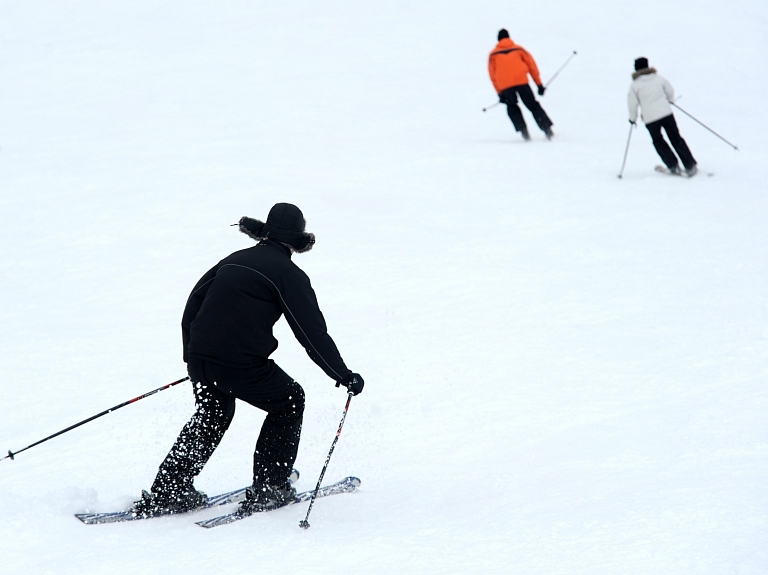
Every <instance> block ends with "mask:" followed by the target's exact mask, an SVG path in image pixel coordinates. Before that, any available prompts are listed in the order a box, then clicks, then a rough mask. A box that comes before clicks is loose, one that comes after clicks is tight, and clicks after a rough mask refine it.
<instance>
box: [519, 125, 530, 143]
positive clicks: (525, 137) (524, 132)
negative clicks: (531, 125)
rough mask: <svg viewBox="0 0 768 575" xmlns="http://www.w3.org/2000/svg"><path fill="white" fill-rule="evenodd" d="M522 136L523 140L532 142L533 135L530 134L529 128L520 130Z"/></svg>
mask: <svg viewBox="0 0 768 575" xmlns="http://www.w3.org/2000/svg"><path fill="white" fill-rule="evenodd" d="M520 135H521V136H523V140H525V141H526V142H528V141H530V139H531V135H530V134H529V133H528V128H523V129H522V130H520Z"/></svg>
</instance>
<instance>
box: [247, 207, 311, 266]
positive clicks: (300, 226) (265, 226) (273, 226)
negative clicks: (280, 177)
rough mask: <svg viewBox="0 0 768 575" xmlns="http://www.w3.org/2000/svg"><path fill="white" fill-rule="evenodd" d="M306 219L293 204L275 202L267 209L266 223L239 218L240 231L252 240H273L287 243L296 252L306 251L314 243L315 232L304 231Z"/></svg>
mask: <svg viewBox="0 0 768 575" xmlns="http://www.w3.org/2000/svg"><path fill="white" fill-rule="evenodd" d="M306 225H307V221H306V220H305V219H304V215H303V214H302V213H301V210H300V209H299V208H297V207H296V206H294V205H293V204H283V203H281V204H275V205H274V206H272V209H271V210H269V215H268V216H267V223H264V222H262V221H259V220H255V219H253V218H249V217H247V216H243V217H242V218H240V222H239V226H240V231H241V232H243V233H244V234H246V235H247V236H249V237H251V238H253V239H254V240H257V241H261V240H267V239H269V240H275V241H276V242H281V243H284V244H288V245H289V246H291V247H292V248H293V249H295V250H296V251H297V252H298V253H300V254H302V253H304V252H308V251H309V250H311V249H312V246H314V245H315V234H310V233H308V232H305V231H304V229H305V228H306Z"/></svg>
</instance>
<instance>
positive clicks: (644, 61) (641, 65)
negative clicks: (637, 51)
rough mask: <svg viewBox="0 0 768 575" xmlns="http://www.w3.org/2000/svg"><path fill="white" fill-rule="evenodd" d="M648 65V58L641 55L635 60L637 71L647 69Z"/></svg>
mask: <svg viewBox="0 0 768 575" xmlns="http://www.w3.org/2000/svg"><path fill="white" fill-rule="evenodd" d="M647 67H648V58H644V57H642V56H641V57H640V58H637V59H636V60H635V72H637V71H638V70H645V69H646V68H647Z"/></svg>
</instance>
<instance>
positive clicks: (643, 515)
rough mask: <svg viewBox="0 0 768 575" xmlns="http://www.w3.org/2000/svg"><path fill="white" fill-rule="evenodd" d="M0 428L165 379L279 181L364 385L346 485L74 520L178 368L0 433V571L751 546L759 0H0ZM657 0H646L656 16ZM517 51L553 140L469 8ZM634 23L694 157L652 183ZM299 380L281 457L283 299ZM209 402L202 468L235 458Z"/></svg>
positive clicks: (159, 430) (677, 557) (315, 404)
mask: <svg viewBox="0 0 768 575" xmlns="http://www.w3.org/2000/svg"><path fill="white" fill-rule="evenodd" d="M2 13H3V17H2V19H0V29H1V30H2V34H0V45H1V46H2V48H3V49H2V50H0V76H1V77H2V78H3V82H2V85H3V89H2V90H0V126H2V128H0V191H2V193H0V246H2V258H0V274H2V280H3V281H2V282H0V325H2V326H3V329H2V330H1V331H0V344H1V345H2V349H3V351H4V353H3V354H2V355H1V356H0V373H1V374H2V386H3V391H4V393H3V394H2V396H3V401H2V402H0V441H1V445H0V447H1V448H2V450H3V451H5V450H7V449H13V450H17V449H21V448H22V447H24V446H26V445H29V444H30V443H33V442H34V441H37V440H38V439H40V438H42V437H44V436H46V435H48V434H51V433H54V432H55V431H58V430H59V429H62V428H64V427H67V426H69V425H71V424H73V423H75V422H77V421H80V420H82V419H85V418H86V417H88V416H90V415H92V414H95V413H98V412H99V411H102V410H104V409H106V408H108V407H109V406H112V405H115V404H117V403H120V402H122V401H125V400H127V399H129V398H131V397H135V396H137V395H139V394H141V393H144V392H146V391H149V390H151V389H154V388H156V387H159V386H160V385H163V384H165V383H169V382H171V381H174V380H176V379H178V378H180V377H183V375H184V374H185V371H184V365H183V363H182V361H181V337H180V330H179V323H180V319H181V313H182V310H183V307H184V303H185V301H186V298H187V296H188V294H189V291H190V290H191V288H192V286H193V285H194V284H195V282H196V281H197V279H198V278H199V277H200V276H201V275H202V274H203V273H204V272H205V271H206V270H207V269H209V268H210V267H211V266H212V265H213V264H214V263H215V262H216V261H218V260H219V259H221V258H223V257H224V256H226V255H227V254H229V253H230V252H232V251H234V250H236V249H241V248H243V247H247V246H249V245H251V240H249V239H248V238H246V237H245V236H244V235H242V234H239V233H237V232H236V231H235V228H230V227H229V225H230V224H232V223H235V222H237V221H238V219H239V218H240V217H241V216H243V215H249V216H251V217H255V218H264V217H266V214H267V212H268V210H269V208H270V207H271V206H272V204H274V203H275V202H278V201H289V202H294V203H296V204H298V205H299V206H300V207H301V208H302V210H303V211H304V213H305V215H306V217H307V220H308V229H309V230H310V231H312V232H314V233H316V235H317V245H316V247H315V248H314V250H313V251H312V252H310V253H309V254H304V255H298V256H294V257H295V261H296V262H297V263H298V265H299V266H300V267H302V268H303V269H304V270H305V271H306V272H307V273H308V274H309V276H310V278H312V282H313V286H314V287H315V289H316V291H317V293H318V298H319V301H320V304H321V308H322V309H323V311H324V313H325V315H326V319H327V321H328V325H329V331H330V333H331V334H332V336H333V337H334V339H335V340H336V342H337V344H338V346H339V348H340V350H341V352H342V355H343V357H344V358H345V360H346V362H347V364H348V365H349V366H350V367H351V368H352V369H355V370H357V371H359V372H360V373H361V374H362V375H363V376H364V377H365V380H366V388H365V393H363V394H362V395H361V396H360V397H358V398H355V399H354V400H353V401H352V404H351V406H350V411H349V416H348V418H347V421H346V423H345V427H344V432H343V434H342V436H341V439H340V441H339V443H338V445H337V448H336V450H335V452H334V456H333V459H332V461H331V464H330V467H329V469H328V472H327V474H326V480H327V481H328V482H331V481H336V480H338V479H340V478H342V477H344V476H346V475H356V476H358V477H360V478H361V479H362V486H361V488H360V490H359V492H357V493H355V494H353V495H350V496H348V497H339V498H330V499H328V500H318V502H317V504H316V505H315V507H314V508H313V511H312V517H311V521H310V522H311V524H312V528H311V529H309V530H308V531H302V530H300V529H299V528H298V522H299V520H300V519H302V518H303V516H304V513H305V507H304V506H302V505H297V506H293V507H291V508H286V509H284V510H280V511H276V512H274V513H270V514H269V515H268V516H265V517H252V518H249V519H248V520H246V521H242V522H239V523H237V524H234V525H230V526H226V527H222V528H220V529H216V530H213V531H207V530H203V529H200V528H198V527H197V526H195V525H194V521H197V520H200V519H205V518H208V517H212V516H213V515H215V514H216V513H218V512H220V510H219V511H211V510H208V511H205V512H201V513H198V514H195V516H194V519H193V517H192V516H190V517H170V518H161V519H157V520H152V521H146V522H137V523H128V524H114V525H103V526H85V525H82V524H80V522H78V521H77V520H76V519H75V518H74V517H73V514H74V513H77V512H88V511H111V510H116V509H120V508H123V507H125V506H127V505H128V504H129V503H130V502H131V501H132V500H133V499H135V498H137V497H138V496H139V494H140V491H141V489H142V488H144V489H146V488H148V487H149V486H150V484H151V482H152V479H153V477H154V473H155V471H156V469H157V466H158V465H159V463H160V461H161V460H162V458H163V457H164V455H165V454H166V452H167V450H168V449H169V448H170V446H171V444H172V442H173V440H174V438H175V437H176V434H177V433H178V431H179V430H180V429H181V427H182V426H183V425H184V423H185V422H186V420H187V419H188V417H189V416H190V414H191V412H192V406H193V402H192V394H191V393H190V392H189V391H190V390H189V384H182V385H178V386H176V387H173V388H171V389H169V390H166V391H163V392H161V393H158V394H156V395H154V396H152V397H151V398H147V399H144V400H142V401H140V402H138V403H136V404H132V405H130V406H128V407H125V408H123V409H121V410H118V411H116V412H114V413H112V414H110V415H108V416H105V417H103V418H100V419H98V420H96V421H94V422H91V423H89V424H87V425H85V426H83V427H81V428H79V429H77V430H74V431H72V432H69V433H67V434H65V435H63V436H61V437H58V438H56V439H54V440H51V441H49V442H47V443H45V444H42V445H40V446H38V447H35V448H34V449H31V450H29V451H28V452H25V453H22V454H20V455H19V456H18V457H17V458H16V460H15V461H10V460H5V461H2V462H0V489H1V490H2V493H3V498H2V500H0V517H1V518H2V521H0V556H2V561H0V573H2V574H5V573H8V574H11V573H13V574H16V573H40V574H48V573H51V574H54V573H55V574H57V575H58V574H82V573H110V574H119V573H149V574H152V573H185V574H190V575H193V574H203V573H210V572H217V573H253V572H261V573H272V572H280V571H285V569H286V568H289V569H290V571H291V572H295V573H356V574H384V573H387V574H389V573H392V572H396V571H400V572H403V573H409V574H413V573H424V574H427V573H429V574H431V573H441V574H442V573H526V574H533V573H541V574H547V575H552V574H558V573H564V574H565V573H567V574H569V575H574V574H590V575H594V574H595V573H605V574H616V573H622V574H624V575H631V574H638V575H641V574H642V575H646V574H648V573H655V574H659V573H670V574H675V575H679V574H687V573H691V574H710V573H711V574H723V573H733V574H738V575H758V574H765V573H768V553H767V552H766V551H765V534H766V532H768V520H767V519H766V518H767V517H768V498H767V497H766V494H765V484H766V477H767V476H768V473H767V472H768V426H767V424H766V417H765V414H766V409H767V408H768V391H766V390H767V389H768V387H767V386H766V383H767V382H768V363H767V362H766V359H768V357H767V353H766V349H767V348H766V343H767V342H768V331H767V328H766V326H767V325H768V321H767V320H768V312H767V307H766V303H768V296H766V294H768V289H767V288H768V286H767V285H766V283H767V282H766V277H767V276H766V262H768V258H766V245H768V241H766V240H768V231H767V230H768V226H766V215H768V209H767V208H768V205H767V204H768V200H766V193H765V176H764V174H763V171H762V165H763V163H764V158H765V157H766V154H767V153H768V146H766V143H765V138H764V136H763V133H762V130H760V129H759V128H760V126H764V125H766V120H767V118H766V112H765V106H764V103H763V94H764V93H765V89H766V87H767V86H766V84H767V82H766V75H765V74H764V73H763V71H762V70H763V68H764V63H763V60H764V57H763V55H764V54H765V52H766V48H768V42H767V41H766V36H765V33H764V23H765V21H766V18H768V7H767V6H766V5H764V4H761V3H758V2H735V3H734V2H724V1H707V2H704V3H703V4H702V3H700V2H699V3H694V2H693V1H692V0H684V1H679V2H674V3H672V4H669V3H663V2H661V1H660V0H650V3H646V4H645V5H643V9H642V10H641V11H638V10H637V5H636V4H633V3H618V4H617V3H613V4H605V3H598V2H587V3H579V4H573V5H570V4H563V3H559V2H554V1H551V0H543V1H542V2H538V3H531V4H529V5H525V6H518V5H515V6H512V5H510V4H509V3H504V2H500V1H497V0H492V1H490V2H484V3H482V4H477V3H472V2H466V1H452V2H447V3H445V2H441V3H438V2H427V3H416V4H413V3H412V4H403V3H390V4H389V5H387V6H377V7H374V6H373V5H370V6H369V5H361V4H359V3H355V2H351V1H348V0H343V1H335V0H332V1H331V2H326V3H323V4H322V5H315V4H312V3H308V2H302V3H299V4H290V5H279V6H278V5H274V6H261V5H254V4H253V3H248V2H235V1H231V2H222V3H217V4H216V5H215V6H214V5H213V4H206V3H202V2H186V3H180V2H168V3H164V4H162V5H160V6H158V5H157V4H156V3H153V2H146V1H140V2H133V3H131V4H130V5H125V6H117V5H115V4H109V3H107V4H105V3H99V2H94V1H92V0H85V1H83V2H79V3H75V4H71V3H67V4H62V3H58V2H51V1H45V0H41V1H39V2H32V3H26V2H24V3H5V4H4V5H3V8H2ZM659 14H664V18H659V16H658V15H659ZM501 27H506V28H508V29H509V30H510V33H511V36H512V38H513V39H514V40H515V41H517V42H519V43H520V44H522V45H523V46H525V47H526V48H528V49H529V50H530V51H531V52H532V53H533V55H534V57H535V58H536V60H537V62H538V64H539V67H540V69H541V72H542V77H543V78H544V79H545V80H547V79H548V78H549V77H550V76H551V74H553V73H554V71H555V70H556V69H557V68H558V67H559V66H560V65H561V64H562V63H563V62H564V61H565V59H566V58H567V57H568V56H569V55H570V54H571V53H572V51H573V50H574V49H575V50H578V56H577V57H575V58H574V59H573V61H572V62H571V63H570V64H569V66H568V67H567V68H566V69H565V70H564V71H563V72H562V73H561V74H560V76H559V77H558V78H557V79H556V80H555V82H554V83H553V84H552V85H551V87H550V88H549V89H548V90H547V94H546V96H545V97H543V98H541V101H542V104H543V106H544V108H545V109H546V110H547V112H548V113H549V115H550V116H551V117H552V119H553V120H554V122H555V126H554V131H555V134H556V136H555V139H554V140H553V141H552V142H547V141H546V140H545V139H544V137H543V134H541V133H540V132H539V131H538V130H537V129H536V128H535V126H534V125H533V122H532V120H531V117H530V114H529V113H528V111H527V110H524V111H523V113H524V115H525V117H526V121H527V122H528V124H529V127H530V128H531V134H532V136H533V141H532V142H530V143H524V142H522V140H521V139H520V138H519V137H518V136H517V135H516V134H515V133H514V132H513V130H512V128H511V125H510V122H509V120H508V119H507V117H506V115H505V111H504V110H503V109H502V107H496V108H494V109H492V110H489V111H488V112H486V113H482V112H481V109H482V108H483V107H484V106H487V105H489V104H491V103H492V102H493V101H495V95H494V92H493V89H492V88H491V85H490V82H489V80H488V78H487V73H486V61H487V55H488V53H489V51H490V50H491V49H492V48H493V46H494V45H495V35H496V32H497V30H498V29H499V28H501ZM640 55H644V56H646V57H648V58H649V60H650V63H651V65H652V66H655V67H657V68H658V69H659V71H660V73H661V74H663V75H665V76H666V77H667V78H668V79H669V80H670V81H671V82H672V84H673V85H674V86H675V89H676V91H677V93H678V94H682V95H684V99H683V100H682V101H681V103H682V105H683V107H684V108H685V109H686V110H687V111H688V112H690V113H691V114H693V115H694V116H696V117H698V118H700V119H701V120H702V121H704V122H705V123H707V124H708V125H710V126H711V127H712V128H713V129H715V130H717V131H718V132H721V133H722V134H723V135H724V136H725V137H727V138H728V139H729V140H731V141H733V142H735V143H736V144H737V145H738V146H739V148H740V151H738V152H735V151H733V150H731V149H730V148H728V147H727V146H726V145H725V144H723V143H722V142H720V141H719V140H717V139H716V138H715V137H714V136H712V135H711V134H709V133H708V132H706V131H705V130H704V129H703V128H701V127H700V126H698V125H697V124H695V123H694V122H693V121H691V120H690V119H688V118H687V117H686V116H684V115H683V114H676V117H677V120H678V124H679V126H680V129H681V133H682V135H683V137H684V138H685V139H686V141H687V142H688V144H689V146H690V147H691V149H692V151H693V153H694V155H695V156H696V158H697V160H698V161H699V163H700V165H701V166H702V167H703V168H704V169H706V170H707V171H711V172H715V173H716V174H717V176H716V177H714V178H705V177H696V178H693V179H684V178H668V177H665V176H664V175H662V174H658V173H655V172H654V169H653V167H654V165H656V164H658V163H659V161H658V157H657V156H656V154H655V152H654V150H653V148H652V146H651V142H650V137H649V136H648V134H647V132H646V130H645V129H644V128H643V127H642V126H639V127H638V129H637V130H636V132H635V133H634V134H633V136H632V142H631V147H630V151H629V157H628V161H627V166H626V169H625V171H624V178H623V179H622V180H619V179H617V178H616V175H617V174H618V171H619V168H620V166H621V159H622V154H623V151H624V145H625V142H626V137H627V129H628V127H627V112H626V104H625V99H626V93H627V89H628V87H629V84H630V81H631V78H630V74H631V71H632V62H633V60H634V58H636V57H638V56H640ZM277 337H278V339H279V340H280V348H279V349H278V351H277V352H276V353H275V354H274V356H273V357H274V359H275V360H276V361H277V362H278V363H279V364H280V365H281V366H282V367H283V368H284V369H286V371H287V372H288V373H290V374H291V375H292V376H293V377H294V378H296V379H297V380H299V381H300V382H302V384H303V386H304V389H305V391H306V394H307V411H306V415H305V424H304V432H303V436H302V443H301V447H300V451H299V457H298V460H297V464H296V465H297V467H298V468H299V469H300V470H301V472H302V477H301V480H300V483H299V486H298V487H299V488H301V489H309V488H311V487H312V486H313V485H314V481H315V480H316V478H317V475H318V474H319V472H320V469H321V468H322V465H323V463H324V460H325V456H326V454H327V451H328V448H329V447H330V444H331V441H332V439H333V433H334V432H335V429H336V426H337V424H338V419H339V416H340V415H341V410H342V408H343V404H344V401H345V396H344V394H343V393H341V392H340V391H339V390H338V389H335V388H334V387H333V383H332V382H331V381H330V380H328V379H327V378H326V377H325V376H324V375H323V373H322V372H321V371H320V370H319V369H318V368H317V367H316V366H314V364H312V363H311V361H310V360H309V359H308V358H307V356H306V354H305V353H304V351H303V350H302V349H301V348H300V346H299V345H298V343H297V342H296V341H295V340H294V339H293V336H292V334H291V333H290V330H289V329H288V327H287V326H286V325H285V323H284V322H281V323H280V324H279V326H278V329H277ZM261 421H262V416H261V415H260V413H259V412H258V411H257V410H254V409H252V408H250V407H249V406H246V405H243V404H240V405H239V406H238V413H237V414H236V417H235V420H234V422H233V424H232V426H231V428H230V430H229V432H228V433H227V435H226V436H225V438H224V440H223V442H222V444H221V446H220V447H219V449H218V450H217V451H216V453H215V454H214V456H213V457H212V459H211V461H210V462H209V464H208V466H207V467H206V469H205V470H204V472H203V473H202V474H201V476H200V477H199V478H198V480H197V482H196V485H197V486H198V487H199V488H201V489H203V490H204V491H207V492H209V493H218V492H222V491H225V490H229V489H235V488H237V487H241V486H242V485H243V484H245V483H247V482H248V480H249V478H250V465H251V453H252V449H253V444H254V442H255V438H256V435H257V433H258V430H259V428H260V425H261Z"/></svg>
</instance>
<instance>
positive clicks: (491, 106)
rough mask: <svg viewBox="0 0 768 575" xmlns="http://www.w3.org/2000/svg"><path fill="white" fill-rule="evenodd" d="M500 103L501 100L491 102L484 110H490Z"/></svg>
mask: <svg viewBox="0 0 768 575" xmlns="http://www.w3.org/2000/svg"><path fill="white" fill-rule="evenodd" d="M499 104H501V102H496V103H495V104H491V105H490V106H487V107H485V108H483V112H485V111H486V110H490V109H491V108H495V107H496V106H498V105H499Z"/></svg>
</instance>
